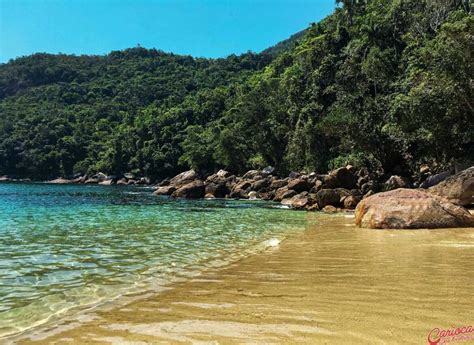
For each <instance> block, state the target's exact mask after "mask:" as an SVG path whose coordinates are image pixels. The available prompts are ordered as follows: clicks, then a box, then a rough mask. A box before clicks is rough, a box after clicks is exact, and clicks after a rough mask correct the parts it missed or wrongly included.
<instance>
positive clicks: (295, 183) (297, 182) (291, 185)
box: [288, 178, 312, 193]
mask: <svg viewBox="0 0 474 345" xmlns="http://www.w3.org/2000/svg"><path fill="white" fill-rule="evenodd" d="M311 187H312V185H311V183H309V182H308V181H307V180H305V179H301V178H295V179H292V180H290V182H288V189H293V190H294V191H295V192H296V193H301V192H304V191H309V190H310V189H311Z"/></svg>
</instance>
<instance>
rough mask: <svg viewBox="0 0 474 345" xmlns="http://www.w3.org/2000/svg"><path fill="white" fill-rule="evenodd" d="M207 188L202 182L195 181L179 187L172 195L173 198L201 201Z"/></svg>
mask: <svg viewBox="0 0 474 345" xmlns="http://www.w3.org/2000/svg"><path fill="white" fill-rule="evenodd" d="M204 195H205V187H204V182H202V181H201V180H194V181H192V182H189V183H187V184H185V185H184V186H181V187H179V188H178V189H177V190H175V191H174V192H173V194H171V196H172V197H173V198H187V199H199V198H202V197H204Z"/></svg>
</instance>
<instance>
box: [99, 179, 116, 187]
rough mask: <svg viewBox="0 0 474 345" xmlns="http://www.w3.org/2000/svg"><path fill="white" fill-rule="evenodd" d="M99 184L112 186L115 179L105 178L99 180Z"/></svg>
mask: <svg viewBox="0 0 474 345" xmlns="http://www.w3.org/2000/svg"><path fill="white" fill-rule="evenodd" d="M99 184H100V185H101V186H111V185H113V184H114V180H112V179H106V180H103V181H99Z"/></svg>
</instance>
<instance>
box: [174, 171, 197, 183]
mask: <svg viewBox="0 0 474 345" xmlns="http://www.w3.org/2000/svg"><path fill="white" fill-rule="evenodd" d="M197 178H198V174H197V172H196V171H195V170H188V171H185V172H182V173H181V174H178V175H176V176H175V177H173V178H172V179H171V180H170V181H169V184H170V185H173V186H176V187H181V186H183V185H185V184H188V183H189V182H191V181H194V180H196V179H197Z"/></svg>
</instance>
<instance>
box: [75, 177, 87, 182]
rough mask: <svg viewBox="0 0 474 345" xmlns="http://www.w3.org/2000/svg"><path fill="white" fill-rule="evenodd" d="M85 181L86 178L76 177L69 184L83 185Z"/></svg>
mask: <svg viewBox="0 0 474 345" xmlns="http://www.w3.org/2000/svg"><path fill="white" fill-rule="evenodd" d="M86 180H87V176H78V177H76V178H75V179H72V180H71V183H84V182H86Z"/></svg>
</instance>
